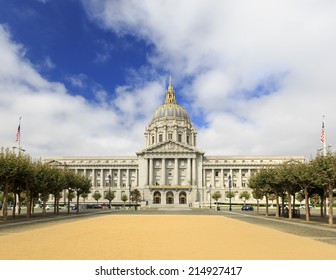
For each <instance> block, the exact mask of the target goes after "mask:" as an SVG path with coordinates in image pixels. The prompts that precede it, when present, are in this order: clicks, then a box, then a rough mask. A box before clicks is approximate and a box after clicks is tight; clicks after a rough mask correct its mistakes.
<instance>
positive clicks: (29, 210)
mask: <svg viewBox="0 0 336 280" xmlns="http://www.w3.org/2000/svg"><path fill="white" fill-rule="evenodd" d="M30 195H31V194H30V191H29V187H28V185H27V186H26V204H27V213H26V217H27V218H28V219H29V218H30V216H31V215H30V214H31V203H30Z"/></svg>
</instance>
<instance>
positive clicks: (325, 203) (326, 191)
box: [323, 188, 328, 217]
mask: <svg viewBox="0 0 336 280" xmlns="http://www.w3.org/2000/svg"><path fill="white" fill-rule="evenodd" d="M327 197H328V189H327V188H326V189H324V198H323V205H324V207H323V216H324V217H325V216H327V207H328V204H327Z"/></svg>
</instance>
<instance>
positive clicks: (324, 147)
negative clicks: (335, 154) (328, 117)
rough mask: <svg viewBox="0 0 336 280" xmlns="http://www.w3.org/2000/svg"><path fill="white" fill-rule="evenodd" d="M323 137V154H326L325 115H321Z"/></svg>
mask: <svg viewBox="0 0 336 280" xmlns="http://www.w3.org/2000/svg"><path fill="white" fill-rule="evenodd" d="M323 134H324V135H323V137H324V139H323V140H324V141H323V156H326V155H327V144H326V143H327V141H326V133H325V116H324V115H323Z"/></svg>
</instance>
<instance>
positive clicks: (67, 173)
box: [0, 148, 91, 220]
mask: <svg viewBox="0 0 336 280" xmlns="http://www.w3.org/2000/svg"><path fill="white" fill-rule="evenodd" d="M90 188H91V181H90V180H89V179H87V178H84V177H83V176H81V175H79V174H75V173H74V172H73V171H71V170H68V169H67V168H65V166H64V165H62V164H60V165H59V164H57V165H54V164H48V163H43V162H42V161H41V160H38V161H33V160H32V159H31V158H30V156H29V155H28V154H24V153H19V154H16V153H15V152H13V151H11V150H10V149H4V148H1V149H0V191H2V201H3V206H4V207H3V219H4V220H6V219H7V205H8V202H11V201H12V200H11V197H12V195H11V193H12V194H15V195H19V203H22V202H24V203H25V204H26V205H27V217H30V214H31V210H32V208H31V206H33V205H34V201H36V199H37V198H40V199H41V200H42V201H43V202H44V203H43V204H44V205H45V202H46V201H47V200H48V198H49V196H50V194H53V195H54V197H55V200H56V201H57V203H58V202H59V198H60V197H62V196H61V193H62V192H63V191H64V190H68V191H71V192H73V193H74V192H76V193H77V195H79V194H82V193H89V192H90ZM56 208H57V207H56ZM57 209H58V208H57Z"/></svg>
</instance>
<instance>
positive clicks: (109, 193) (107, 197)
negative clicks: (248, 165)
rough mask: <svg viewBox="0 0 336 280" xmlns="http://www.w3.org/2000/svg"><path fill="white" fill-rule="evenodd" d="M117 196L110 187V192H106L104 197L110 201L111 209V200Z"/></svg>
mask: <svg viewBox="0 0 336 280" xmlns="http://www.w3.org/2000/svg"><path fill="white" fill-rule="evenodd" d="M114 198H115V195H114V192H112V191H111V189H110V188H109V190H108V192H106V193H105V195H104V199H107V200H108V202H109V208H110V209H111V201H112V200H113V199H114Z"/></svg>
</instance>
